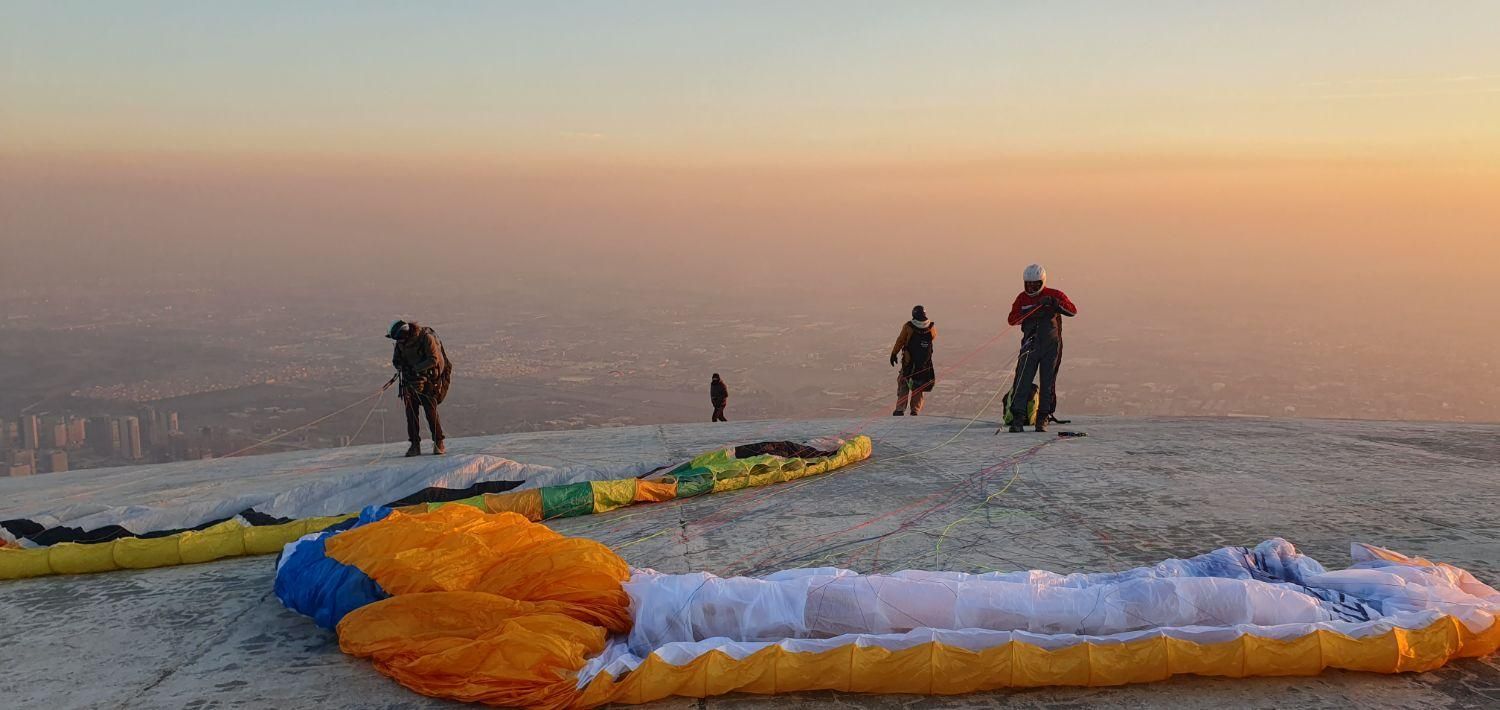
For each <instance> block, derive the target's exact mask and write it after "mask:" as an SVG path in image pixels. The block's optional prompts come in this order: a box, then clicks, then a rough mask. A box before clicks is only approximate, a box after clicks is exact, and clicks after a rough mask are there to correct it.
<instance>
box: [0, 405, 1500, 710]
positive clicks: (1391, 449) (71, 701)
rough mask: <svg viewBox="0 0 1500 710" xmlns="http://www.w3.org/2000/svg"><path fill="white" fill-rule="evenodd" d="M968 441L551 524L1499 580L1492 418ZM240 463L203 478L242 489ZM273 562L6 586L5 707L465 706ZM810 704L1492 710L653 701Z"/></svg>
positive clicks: (929, 551)
mask: <svg viewBox="0 0 1500 710" xmlns="http://www.w3.org/2000/svg"><path fill="white" fill-rule="evenodd" d="M965 424H966V421H963V420H954V419H946V418H936V417H934V418H918V419H907V418H903V419H900V420H896V419H881V420H876V421H874V422H872V423H868V426H867V427H865V433H868V434H870V435H871V436H872V437H873V438H874V439H875V457H874V458H873V459H872V460H871V461H870V462H868V463H866V464H864V465H861V466H857V467H852V468H850V469H846V470H844V471H841V472H836V473H834V474H830V475H827V476H824V477H820V478H817V479H809V480H807V481H804V482H800V483H795V484H784V485H781V486H772V487H768V488H763V489H752V490H747V491H739V492H734V493H724V494H718V495H713V496H705V497H702V498H696V499H690V500H687V501H682V502H677V503H666V504H660V505H652V506H637V507H634V508H630V509H626V510H623V511H617V512H615V513H611V514H608V515H603V516H592V517H585V518H575V519H570V520H565V521H559V522H558V523H557V524H556V527H557V529H559V530H560V531H561V532H564V533H567V534H574V535H584V536H588V537H593V538H595V539H599V540H602V541H604V542H606V543H609V544H611V545H614V546H616V547H617V548H619V549H620V551H621V554H623V555H624V556H625V557H626V559H627V560H629V561H630V563H631V564H633V565H637V566H643V567H653V568H655V569H658V570H662V571H666V572H681V571H688V570H710V571H715V572H720V573H724V572H734V571H744V570H747V569H768V568H776V567H792V566H805V565H812V564H828V565H843V566H849V567H852V568H854V569H858V570H860V571H873V570H884V571H892V570H895V569H900V568H904V567H909V568H927V569H955V570H965V571H982V570H990V569H1000V570H1012V569H1023V568H1041V569H1051V570H1055V571H1061V572H1068V571H1079V570H1107V569H1120V568H1124V567H1130V566H1135V565H1141V564H1149V563H1153V562H1156V561H1159V560H1160V559H1162V558H1165V557H1174V556H1185V555H1192V554H1196V553H1198V552H1202V551H1205V550H1208V549H1211V548H1213V547H1217V546H1221V545H1228V544H1236V545H1238V544H1254V543H1256V542H1259V541H1261V540H1263V539H1266V538H1268V537H1272V536H1280V537H1284V538H1286V539H1288V540H1291V541H1292V542H1293V543H1295V544H1296V545H1297V546H1298V547H1299V548H1300V549H1302V551H1304V552H1306V553H1308V554H1311V555H1313V556H1315V557H1317V558H1319V559H1320V560H1322V561H1323V562H1324V563H1325V564H1327V565H1328V566H1330V567H1341V566H1344V565H1346V564H1348V562H1349V558H1348V548H1349V543H1350V542H1352V541H1362V542H1370V543H1374V544H1378V545H1382V546H1386V547H1390V548H1393V549H1396V550H1399V551H1402V552H1406V553H1409V554H1418V555H1422V556H1425V557H1429V558H1431V559H1435V560H1442V561H1446V562H1451V563H1454V564H1457V565H1460V566H1463V567H1466V568H1468V569H1469V570H1470V571H1472V572H1473V573H1474V574H1476V575H1477V576H1479V578H1480V579H1482V580H1484V581H1487V582H1489V583H1491V584H1495V583H1497V582H1500V426H1485V425H1446V424H1443V425H1439V424H1413V423H1388V422H1331V421H1294V420H1225V419H1170V420H1168V419H1136V420H1118V419H1089V420H1082V421H1077V422H1075V423H1074V424H1072V425H1070V426H1068V427H1064V428H1067V429H1077V430H1083V431H1087V432H1088V433H1089V437H1087V438H1084V439H1073V440H1055V439H1045V438H1044V437H1041V436H1038V435H1034V434H1025V435H1002V436H992V435H991V432H992V431H993V430H994V425H993V424H988V425H987V424H986V423H983V422H980V423H977V424H975V425H974V426H972V427H970V428H969V429H968V430H967V431H963V429H964V426H965ZM857 426H859V423H858V422H850V421H816V422H748V423H735V424H730V425H717V426H710V425H678V426H663V427H634V428H621V429H608V430H597V431H578V432H548V433H540V434H517V435H507V436H499V437H485V438H477V439H465V440H455V441H451V442H450V450H451V451H452V452H453V453H473V452H477V451H481V450H483V451H486V452H489V453H498V454H500V455H506V456H510V457H512V458H516V459H518V460H521V461H533V462H537V463H553V464H557V463H610V462H629V461H637V460H643V459H649V458H655V457H661V456H666V455H671V456H680V455H683V454H686V453H689V452H696V451H700V450H703V449H708V448H713V447H716V446H719V445H723V444H726V443H730V442H744V441H749V440H760V439H771V438H798V437H808V436H816V435H823V434H830V433H838V432H840V431H843V430H847V429H850V428H854V427H857ZM960 432H962V433H960ZM955 435H956V437H955ZM950 439H952V443H949V444H946V445H942V446H939V445H940V444H942V443H943V442H945V441H948V440H950ZM1044 440H1045V441H1049V442H1050V443H1048V444H1046V445H1045V446H1044V447H1042V448H1041V449H1040V450H1039V451H1037V452H1036V453H1035V454H1034V455H1033V456H1032V457H1031V458H1029V459H1027V460H1026V461H1025V462H1024V463H1021V464H1019V465H1013V466H1012V465H997V464H1004V463H1005V462H1007V461H1012V460H1013V458H1012V457H1013V456H1014V455H1015V454H1016V453H1017V452H1020V451H1023V450H1025V449H1026V448H1027V447H1029V446H1033V445H1035V444H1037V443H1038V442H1040V441H1044ZM934 447H936V448H934ZM373 455H374V454H373V451H371V450H363V451H361V450H359V449H348V450H344V451H343V452H340V453H338V454H333V453H329V452H319V453H315V454H312V453H310V454H306V455H305V456H306V457H308V458H309V459H314V458H315V459H317V460H318V461H319V462H321V463H324V464H326V463H327V462H328V461H330V460H332V459H336V458H340V457H345V456H347V457H348V459H349V460H361V459H363V460H368V458H369V457H370V456H373ZM257 458H259V457H257ZM243 461H245V462H254V461H256V459H245V460H243ZM175 466H177V467H178V468H174V469H172V471H171V472H169V473H167V474H163V475H155V474H153V475H152V476H149V477H148V476H142V475H140V472H139V471H135V472H132V471H128V470H119V471H113V472H105V473H96V472H92V471H78V472H72V473H68V474H62V475H58V476H51V477H36V478H33V479H29V480H28V479H21V480H17V481H12V480H9V479H0V513H3V514H5V516H6V517H11V515H13V514H14V513H15V511H17V510H23V509H27V508H36V507H41V506H43V505H45V503H46V502H47V501H49V500H56V499H60V498H66V499H68V500H73V501H78V500H83V501H90V500H92V501H96V502H115V503H118V502H126V501H128V502H143V501H150V500H156V499H161V498H163V497H164V496H166V495H168V494H169V493H170V494H173V495H177V494H181V493H182V492H183V491H184V490H189V489H192V488H193V487H194V486H195V485H200V484H202V482H203V479H204V478H205V474H203V473H202V472H201V471H197V472H195V471H194V469H193V468H192V467H191V466H186V467H184V466H182V465H181V464H178V465H175ZM247 471H248V469H243V470H235V469H231V470H229V471H228V472H227V473H226V472H223V471H219V472H215V473H214V474H213V475H216V476H220V475H244V476H249V475H250V474H249V473H247ZM320 475H321V474H320ZM105 482H107V485H106V483H105ZM253 483H254V482H253V481H246V485H252V484H253ZM924 497H932V498H933V500H934V501H942V502H947V503H949V506H948V507H946V508H944V509H943V510H941V511H939V512H937V513H933V514H931V515H929V516H927V517H926V518H925V519H922V520H921V521H919V522H917V523H915V524H911V523H909V519H910V518H911V517H912V514H911V513H915V512H917V511H916V510H913V511H910V513H908V512H898V513H897V514H894V515H891V516H890V517H888V518H886V519H883V520H880V521H878V522H877V523H874V524H871V525H868V526H866V527H864V528H861V529H859V530H858V531H857V532H853V531H851V532H847V533H840V532H839V531H841V530H843V529H845V528H849V527H851V526H852V525H854V524H858V523H860V522H863V521H868V520H869V519H871V518H873V517H876V516H880V515H882V514H887V513H891V512H893V511H902V509H903V508H905V507H907V506H909V505H910V504H911V503H912V501H914V500H920V499H923V498H924ZM887 533H889V534H887ZM877 535H882V536H883V537H881V538H880V540H879V544H878V546H877V545H874V544H873V543H871V542H862V541H863V540H865V539H867V538H871V537H875V536H877ZM273 571H274V570H273V561H272V559H271V558H269V557H258V558H244V559H237V560H227V561H221V562H216V563H211V564H206V565H196V566H187V567H177V568H169V569H160V570H146V571H137V572H116V573H108V574H100V575H91V576H81V577H52V578H43V579H34V580H22V581H15V582H0V669H3V672H0V698H3V703H0V705H3V706H5V707H18V708H19V707H49V708H195V709H196V708H201V709H207V708H236V707H255V708H264V707H278V708H304V707H305V708H314V707H316V708H426V707H437V706H456V704H454V703H448V702H443V701H437V700H431V699H428V698H423V697H421V696H418V695H415V694H413V693H410V692H408V691H406V690H405V689H403V688H401V687H400V686H398V685H396V684H395V683H393V682H391V681H390V680H388V679H386V678H384V677H383V676H381V675H379V674H378V673H376V672H375V671H374V670H373V669H372V668H371V667H370V665H369V664H368V663H366V662H364V661H359V660H355V659H351V658H349V657H347V656H344V655H343V654H341V653H339V650H338V643H337V640H336V639H335V638H334V636H333V635H332V634H331V633H328V632H325V631H322V630H321V629H318V628H317V627H315V626H314V625H313V624H312V623H311V621H310V620H308V619H305V618H303V617H300V616H297V615H295V614H293V613H291V612H289V611H286V610H285V609H283V608H282V607H281V605H280V604H279V603H278V602H277V601H276V599H275V597H274V596H273V595H271V593H270V592H271V582H272V574H273ZM814 703H816V704H820V705H823V704H842V705H855V706H860V707H882V708H887V707H888V708H896V707H920V708H959V707H963V708H980V707H991V706H1001V705H1004V706H1007V707H1018V706H1019V707H1047V708H1070V707H1084V706H1090V707H1094V706H1110V707H1140V706H1146V705H1150V706H1161V705H1167V706H1175V707H1185V708H1220V707H1226V706H1233V707H1264V708H1272V707H1276V708H1283V707H1299V708H1321V707H1348V706H1351V705H1357V706H1361V707H1452V708H1481V707H1483V708H1489V707H1496V706H1500V659H1497V658H1495V657H1491V658H1486V659H1479V660H1468V661H1460V662H1455V663H1452V664H1450V665H1449V666H1447V667H1445V668H1443V669H1441V670H1439V671H1437V672H1433V673H1422V674H1404V675H1395V676H1379V675H1371V674H1358V673H1327V674H1324V675H1320V676H1316V677H1312V678H1282V679H1264V678H1263V679H1244V680H1225V679H1210V678H1176V679H1173V680H1170V681H1167V682H1164V683H1155V684H1148V685H1139V686H1128V687H1123V688H1061V689H1041V690H1026V691H1008V692H997V693H988V694H980V695H966V696H959V697H952V698H935V697H912V696H863V695H841V694H834V693H809V694H797V695H784V696H777V697H774V698H764V697H755V696H744V695H737V696H727V697H721V698H710V699H707V700H704V701H699V700H693V699H683V700H673V701H665V702H662V703H658V704H657V705H656V707H661V708H687V707H699V706H742V707H767V708H770V707H788V706H803V705H811V704H814Z"/></svg>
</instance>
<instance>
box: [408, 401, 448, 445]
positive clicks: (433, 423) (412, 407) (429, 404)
mask: <svg viewBox="0 0 1500 710" xmlns="http://www.w3.org/2000/svg"><path fill="white" fill-rule="evenodd" d="M401 401H402V402H403V403H404V404H405V405H406V440H407V441H410V442H411V443H413V444H417V443H421V441H422V421H421V420H420V419H419V418H418V417H417V410H418V409H421V410H422V411H424V412H426V413H427V428H428V429H429V430H430V431H432V440H433V441H442V440H443V438H444V437H443V422H442V420H440V419H438V409H437V401H436V400H435V399H433V398H432V396H431V395H428V394H426V393H423V392H421V391H415V392H403V393H401Z"/></svg>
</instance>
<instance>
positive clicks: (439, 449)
mask: <svg viewBox="0 0 1500 710" xmlns="http://www.w3.org/2000/svg"><path fill="white" fill-rule="evenodd" d="M446 453H448V445H447V444H445V443H443V442H441V441H434V442H432V455H433V456H442V455H443V454H446Z"/></svg>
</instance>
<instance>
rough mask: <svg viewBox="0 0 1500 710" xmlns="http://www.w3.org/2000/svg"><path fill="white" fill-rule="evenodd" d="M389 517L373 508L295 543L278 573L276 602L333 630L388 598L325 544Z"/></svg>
mask: <svg viewBox="0 0 1500 710" xmlns="http://www.w3.org/2000/svg"><path fill="white" fill-rule="evenodd" d="M390 513H391V509H390V508H385V507H376V506H370V507H367V508H365V509H364V510H362V511H360V513H359V517H358V518H350V519H349V520H347V521H345V522H342V523H339V524H338V525H334V526H333V527H330V528H328V529H327V530H324V531H323V532H321V533H318V536H317V537H315V538H312V539H305V540H299V541H297V542H295V543H293V544H292V545H291V552H290V554H289V555H288V556H287V558H286V559H285V560H282V561H281V566H280V567H279V568H278V569H277V572H276V598H277V599H280V600H281V603H282V604H284V605H286V608H288V609H291V610H292V611H295V612H298V613H301V614H305V615H307V616H310V617H312V618H313V621H315V622H316V623H317V624H318V626H321V627H323V628H325V629H330V630H331V629H333V628H334V627H336V626H338V623H339V621H341V620H342V619H343V618H344V616H345V615H346V614H348V613H349V612H351V611H354V610H355V609H358V608H360V607H362V606H364V605H366V604H371V603H374V602H378V601H380V600H381V599H385V598H387V597H389V596H390V595H389V594H387V593H386V591H385V590H384V589H381V588H380V585H379V584H376V582H375V580H373V579H370V577H369V575H366V574H365V573H364V572H361V571H360V570H359V568H358V567H353V566H351V565H346V564H344V563H342V562H339V561H337V560H334V559H332V558H330V557H329V556H328V553H327V549H326V548H325V543H326V542H327V541H328V538H330V537H332V536H334V535H337V534H339V533H341V532H344V531H346V530H352V529H354V528H357V527H360V526H362V525H369V524H370V523H373V522H377V521H379V520H382V519H384V518H385V517H386V516H387V515H390Z"/></svg>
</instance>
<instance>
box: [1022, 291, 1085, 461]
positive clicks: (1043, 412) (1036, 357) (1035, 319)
mask: <svg viewBox="0 0 1500 710" xmlns="http://www.w3.org/2000/svg"><path fill="white" fill-rule="evenodd" d="M1022 284H1023V288H1022V290H1021V293H1020V294H1019V295H1017V296H1016V300H1015V302H1013V303H1012V304H1011V306H1010V317H1009V318H1008V319H1007V320H1008V321H1009V322H1010V324H1011V325H1019V326H1021V354H1020V355H1018V356H1017V358H1016V379H1015V382H1014V383H1012V385H1011V404H1010V406H1011V425H1010V430H1011V431H1012V432H1019V431H1024V430H1025V427H1024V426H1023V425H1022V422H1025V421H1026V410H1027V409H1028V408H1029V406H1030V404H1031V396H1032V393H1033V392H1035V391H1036V385H1035V384H1034V383H1033V380H1034V379H1035V378H1036V377H1037V375H1038V374H1040V375H1041V380H1042V383H1041V386H1042V392H1041V396H1040V397H1039V398H1038V400H1039V401H1038V402H1037V408H1036V430H1037V431H1046V430H1047V420H1048V418H1049V417H1051V416H1052V413H1053V412H1055V411H1057V371H1058V370H1059V369H1061V368H1062V319H1063V317H1064V316H1067V317H1068V318H1072V317H1073V316H1076V315H1078V307H1077V306H1074V305H1073V301H1072V300H1070V299H1069V298H1068V295H1067V294H1065V293H1063V292H1062V291H1059V290H1057V289H1055V288H1047V270H1046V269H1044V268H1042V265H1041V264H1032V265H1031V266H1028V267H1026V271H1025V273H1024V274H1023V275H1022Z"/></svg>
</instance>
